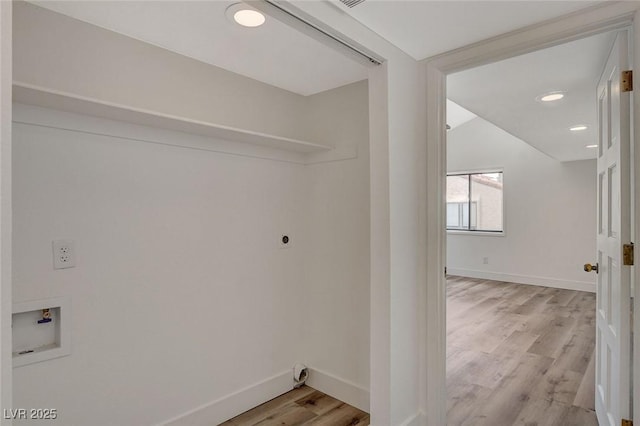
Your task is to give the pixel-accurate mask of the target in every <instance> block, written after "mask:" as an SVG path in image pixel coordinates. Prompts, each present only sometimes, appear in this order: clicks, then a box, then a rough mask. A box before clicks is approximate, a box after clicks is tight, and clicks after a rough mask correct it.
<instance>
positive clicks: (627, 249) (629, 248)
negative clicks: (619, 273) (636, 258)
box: [622, 243, 634, 266]
mask: <svg viewBox="0 0 640 426" xmlns="http://www.w3.org/2000/svg"><path fill="white" fill-rule="evenodd" d="M633 255H634V253H633V243H629V244H624V245H623V246H622V264H623V265H627V266H632V265H633Z"/></svg>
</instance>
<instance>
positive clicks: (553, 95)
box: [536, 90, 565, 102]
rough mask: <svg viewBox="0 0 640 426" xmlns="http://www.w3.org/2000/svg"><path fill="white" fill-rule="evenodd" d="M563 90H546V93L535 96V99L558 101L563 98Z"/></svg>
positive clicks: (539, 100)
mask: <svg viewBox="0 0 640 426" xmlns="http://www.w3.org/2000/svg"><path fill="white" fill-rule="evenodd" d="M564 95H565V92H563V91H560V90H558V91H555V92H548V93H543V94H542V95H540V96H538V97H536V101H538V102H554V101H559V100H560V99H562V98H564Z"/></svg>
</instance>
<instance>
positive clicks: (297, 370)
mask: <svg viewBox="0 0 640 426" xmlns="http://www.w3.org/2000/svg"><path fill="white" fill-rule="evenodd" d="M308 378H309V368H307V366H306V365H304V364H300V363H298V364H296V365H294V366H293V383H294V385H293V387H294V388H299V387H300V386H302V385H304V383H305V382H306V381H307V379H308Z"/></svg>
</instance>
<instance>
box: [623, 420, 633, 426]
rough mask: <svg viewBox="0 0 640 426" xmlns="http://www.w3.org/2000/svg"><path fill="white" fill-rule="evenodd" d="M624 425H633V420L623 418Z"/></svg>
mask: <svg viewBox="0 0 640 426" xmlns="http://www.w3.org/2000/svg"><path fill="white" fill-rule="evenodd" d="M622 426H633V420H627V419H622Z"/></svg>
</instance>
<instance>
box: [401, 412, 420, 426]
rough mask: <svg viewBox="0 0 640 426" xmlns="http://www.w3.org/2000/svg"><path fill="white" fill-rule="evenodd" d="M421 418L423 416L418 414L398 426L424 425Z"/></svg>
mask: <svg viewBox="0 0 640 426" xmlns="http://www.w3.org/2000/svg"><path fill="white" fill-rule="evenodd" d="M422 418H423V414H422V413H420V412H418V413H416V414H414V415H413V416H411V417H409V418H407V419H406V420H405V421H403V422H402V423H400V425H399V426H420V425H422V424H423V423H424V422H423V421H422Z"/></svg>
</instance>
